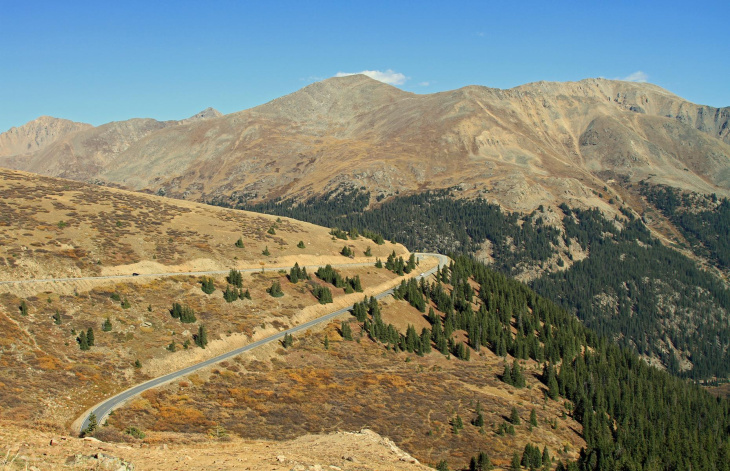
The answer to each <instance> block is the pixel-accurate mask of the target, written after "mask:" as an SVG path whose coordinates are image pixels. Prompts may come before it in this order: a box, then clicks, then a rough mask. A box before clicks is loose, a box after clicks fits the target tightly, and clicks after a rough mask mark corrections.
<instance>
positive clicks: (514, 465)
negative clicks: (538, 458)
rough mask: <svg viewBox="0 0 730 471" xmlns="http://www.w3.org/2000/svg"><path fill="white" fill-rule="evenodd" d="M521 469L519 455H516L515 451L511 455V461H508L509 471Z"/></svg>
mask: <svg viewBox="0 0 730 471" xmlns="http://www.w3.org/2000/svg"><path fill="white" fill-rule="evenodd" d="M521 469H522V466H520V455H518V454H517V452H516V451H515V452H514V453H513V454H512V461H510V465H509V471H520V470H521Z"/></svg>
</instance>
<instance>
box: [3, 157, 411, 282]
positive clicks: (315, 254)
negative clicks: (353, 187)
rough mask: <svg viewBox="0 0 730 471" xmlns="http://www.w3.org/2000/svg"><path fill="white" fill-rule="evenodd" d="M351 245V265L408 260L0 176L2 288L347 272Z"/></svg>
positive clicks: (286, 226)
mask: <svg viewBox="0 0 730 471" xmlns="http://www.w3.org/2000/svg"><path fill="white" fill-rule="evenodd" d="M272 228H273V231H272ZM271 232H273V233H271ZM239 238H241V239H242V241H243V245H244V246H243V247H242V248H241V247H236V246H235V243H236V241H237V240H238V239H239ZM300 241H302V242H303V243H304V246H305V248H303V249H301V248H299V247H297V245H298V243H299V242H300ZM345 244H347V245H350V246H351V247H352V248H353V249H354V251H355V257H354V259H353V260H351V261H352V262H357V261H363V262H364V261H367V262H370V261H375V257H381V258H384V257H386V256H387V255H388V254H389V253H390V252H391V251H393V250H396V252H398V253H405V248H404V247H403V246H399V245H396V244H389V243H386V244H385V245H382V246H378V245H376V244H374V243H373V242H372V241H370V240H368V239H364V238H360V239H359V240H354V241H353V240H350V241H343V240H338V239H335V240H333V237H332V235H330V234H329V229H328V228H324V227H320V226H315V225H313V224H308V223H304V222H299V221H294V220H290V219H286V218H284V219H281V218H276V217H272V216H267V215H261V214H256V213H249V212H244V211H231V210H226V209H222V208H217V207H212V206H206V205H202V204H197V203H190V202H186V201H178V200H170V199H167V198H162V197H157V196H150V195H144V194H140V193H132V192H127V191H122V190H115V189H111V188H106V187H100V186H94V185H88V184H84V183H78V182H73V181H70V180H60V179H56V178H48V177H42V176H38V175H32V174H28V173H24V172H16V171H11V170H4V169H0V281H6V280H24V279H33V278H66V277H81V276H99V275H119V274H126V275H131V274H132V273H141V274H144V273H165V272H178V271H202V270H226V269H228V268H230V267H238V268H250V267H254V268H258V267H260V266H261V264H263V266H264V267H265V268H269V267H276V266H287V265H291V264H293V263H294V261H298V262H299V263H300V264H319V263H337V262H338V261H339V262H340V263H341V261H347V260H346V259H345V258H343V257H342V256H340V255H339V252H340V251H341V250H342V247H343V246H344V245H345ZM368 247H370V248H371V250H372V254H373V256H372V257H365V256H364V255H363V254H364V252H365V250H367V248H368ZM267 248H268V251H269V253H270V255H268V256H265V255H263V252H264V250H265V249H267Z"/></svg>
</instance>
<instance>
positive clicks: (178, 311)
mask: <svg viewBox="0 0 730 471" xmlns="http://www.w3.org/2000/svg"><path fill="white" fill-rule="evenodd" d="M170 315H171V316H172V317H173V318H174V319H180V322H182V323H185V324H192V323H193V322H195V321H197V320H198V319H197V318H196V317H195V311H194V310H193V308H191V307H190V306H188V305H187V304H186V305H182V304H180V303H177V302H176V303H173V304H172V309H170Z"/></svg>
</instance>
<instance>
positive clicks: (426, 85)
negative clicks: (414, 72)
mask: <svg viewBox="0 0 730 471" xmlns="http://www.w3.org/2000/svg"><path fill="white" fill-rule="evenodd" d="M418 85H420V86H421V87H428V86H429V85H431V82H421V83H419V84H418Z"/></svg>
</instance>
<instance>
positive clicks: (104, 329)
mask: <svg viewBox="0 0 730 471" xmlns="http://www.w3.org/2000/svg"><path fill="white" fill-rule="evenodd" d="M101 330H102V332H111V330H112V321H111V319H109V318H108V317H107V318H106V320H105V321H104V322H103V323H102V324H101Z"/></svg>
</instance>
